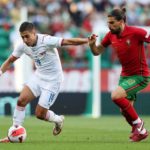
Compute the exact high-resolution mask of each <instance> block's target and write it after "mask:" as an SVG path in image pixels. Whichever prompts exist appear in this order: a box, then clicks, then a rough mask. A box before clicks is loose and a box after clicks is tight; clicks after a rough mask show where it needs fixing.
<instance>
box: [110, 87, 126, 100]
mask: <svg viewBox="0 0 150 150" xmlns="http://www.w3.org/2000/svg"><path fill="white" fill-rule="evenodd" d="M126 96H127V94H126V91H125V90H124V89H123V88H122V87H121V86H118V87H117V88H116V89H115V90H114V91H113V92H112V93H111V98H112V100H116V99H119V98H122V97H126Z"/></svg>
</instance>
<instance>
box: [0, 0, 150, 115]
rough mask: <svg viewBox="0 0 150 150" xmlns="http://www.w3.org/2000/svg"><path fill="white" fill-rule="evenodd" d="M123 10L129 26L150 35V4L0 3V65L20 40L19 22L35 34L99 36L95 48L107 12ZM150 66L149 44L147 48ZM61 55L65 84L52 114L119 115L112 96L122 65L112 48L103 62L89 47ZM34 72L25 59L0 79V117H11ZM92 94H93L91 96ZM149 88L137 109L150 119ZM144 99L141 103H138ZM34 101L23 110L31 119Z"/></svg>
mask: <svg viewBox="0 0 150 150" xmlns="http://www.w3.org/2000/svg"><path fill="white" fill-rule="evenodd" d="M118 6H119V7H122V6H125V7H126V9H127V14H126V15H127V23H128V24H129V25H135V26H140V27H142V28H145V29H149V26H150V1H149V0H142V1H141V0H132V1H131V0H126V1H125V0H0V65H1V64H2V63H3V62H4V61H5V60H6V59H7V57H8V56H9V55H10V54H11V53H12V51H13V47H14V45H15V43H16V42H19V40H20V37H19V33H18V27H19V25H20V24H21V23H22V22H23V21H26V20H28V21H31V22H33V23H34V24H35V26H36V28H37V32H39V33H46V34H50V35H53V36H58V37H64V38H73V37H83V38H84V37H88V36H89V35H90V34H91V33H95V34H97V35H98V42H99V41H100V40H101V39H102V38H103V37H104V35H105V34H106V32H107V31H108V28H107V12H108V11H110V10H111V9H112V8H114V7H118ZM145 50H146V55H147V62H148V65H149V66H150V44H146V43H145ZM58 51H59V55H60V59H61V63H62V67H63V70H64V75H65V81H64V85H63V88H62V90H61V93H60V95H59V96H58V98H57V100H56V102H55V104H54V105H53V106H52V109H54V110H55V112H57V113H62V114H67V115H87V116H93V117H100V116H101V115H117V114H119V110H118V109H116V106H114V104H113V103H112V102H111V99H110V92H111V91H112V90H113V89H114V88H115V87H116V85H117V83H118V77H119V74H120V65H119V62H118V59H117V58H116V55H115V53H114V51H113V50H112V49H111V47H109V48H107V49H106V50H105V53H103V54H102V56H101V57H100V56H98V57H96V58H95V57H93V56H92V54H91V52H90V49H89V47H88V45H84V46H76V47H75V46H70V47H63V48H60V49H59V50H58ZM33 70H34V66H33V63H32V61H31V60H30V59H29V58H27V57H26V56H23V57H22V58H21V59H20V60H19V61H17V62H16V63H15V65H13V66H12V67H11V69H10V70H9V71H7V72H6V73H5V74H4V75H3V76H2V77H1V78H0V115H2V116H3V115H10V114H12V111H13V110H14V107H15V104H16V100H17V97H18V95H19V92H20V91H21V89H22V86H23V83H24V81H26V79H28V77H29V76H30V75H31V73H32V72H33ZM94 91H95V92H94ZM149 92H150V87H149V86H148V87H147V88H146V89H145V90H144V91H142V92H141V93H140V94H138V98H137V99H139V100H138V102H137V103H136V105H135V107H137V110H138V112H139V113H141V114H145V115H150V110H149V106H150V101H149V96H150V93H149ZM140 99H142V100H140ZM36 104H37V99H36V100H35V101H33V102H32V103H31V104H29V105H28V106H27V108H26V110H27V111H26V113H27V114H28V115H34V109H35V106H36Z"/></svg>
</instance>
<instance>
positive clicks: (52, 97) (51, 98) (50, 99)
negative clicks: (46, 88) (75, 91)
mask: <svg viewBox="0 0 150 150" xmlns="http://www.w3.org/2000/svg"><path fill="white" fill-rule="evenodd" d="M54 97H55V93H54V92H50V97H49V100H48V102H49V103H51V102H52V101H53V99H54Z"/></svg>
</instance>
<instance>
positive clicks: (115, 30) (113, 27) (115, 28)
mask: <svg viewBox="0 0 150 150" xmlns="http://www.w3.org/2000/svg"><path fill="white" fill-rule="evenodd" d="M108 27H109V29H110V31H111V33H112V34H120V32H121V27H122V20H120V21H118V20H116V19H115V18H114V17H108Z"/></svg>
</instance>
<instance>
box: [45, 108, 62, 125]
mask: <svg viewBox="0 0 150 150" xmlns="http://www.w3.org/2000/svg"><path fill="white" fill-rule="evenodd" d="M45 120H47V121H49V122H54V123H59V122H61V121H62V118H61V117H60V116H59V115H56V114H55V113H54V112H53V111H51V110H48V111H47V114H46V118H45Z"/></svg>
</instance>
